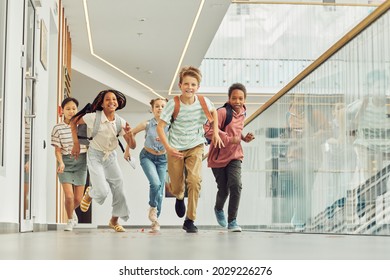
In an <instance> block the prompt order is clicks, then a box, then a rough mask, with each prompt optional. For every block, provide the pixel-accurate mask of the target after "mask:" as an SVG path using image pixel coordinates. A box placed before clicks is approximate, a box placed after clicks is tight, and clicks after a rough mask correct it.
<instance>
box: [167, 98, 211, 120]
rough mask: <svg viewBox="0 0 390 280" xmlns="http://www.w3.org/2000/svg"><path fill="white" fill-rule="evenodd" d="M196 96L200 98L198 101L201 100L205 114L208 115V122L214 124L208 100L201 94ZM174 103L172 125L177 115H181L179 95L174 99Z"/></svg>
mask: <svg viewBox="0 0 390 280" xmlns="http://www.w3.org/2000/svg"><path fill="white" fill-rule="evenodd" d="M196 96H198V99H199V102H200V106H202V109H203V112H204V114H205V115H206V117H207V120H208V121H209V122H210V123H211V122H213V120H214V119H213V116H212V115H211V113H210V111H209V108H208V107H207V104H206V100H205V99H204V96H203V95H200V94H197V95H196ZM173 101H174V102H175V107H174V109H173V113H172V117H171V124H172V123H173V122H174V121H175V120H176V118H177V115H178V114H179V111H180V97H179V96H178V95H176V96H175V97H174V98H173Z"/></svg>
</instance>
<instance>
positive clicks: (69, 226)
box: [64, 219, 73, 231]
mask: <svg viewBox="0 0 390 280" xmlns="http://www.w3.org/2000/svg"><path fill="white" fill-rule="evenodd" d="M72 230H73V220H72V219H69V220H68V222H67V223H66V225H65V228H64V231H72Z"/></svg>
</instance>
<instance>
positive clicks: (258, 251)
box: [0, 228, 390, 260]
mask: <svg viewBox="0 0 390 280" xmlns="http://www.w3.org/2000/svg"><path fill="white" fill-rule="evenodd" d="M0 244H1V250H0V259H3V260H31V259H37V260H48V259H53V260H121V259H122V260H157V259H165V260H175V259H182V260H202V259H208V260H227V259H231V260H256V259H259V260H282V259H288V260H290V259H291V260H293V259H295V260H304V259H314V260H332V259H351V260H357V259H372V260H378V259H386V260H389V259H390V237H386V236H345V235H344V236H342V235H323V234H300V233H291V234H288V233H287V234H286V233H274V232H254V231H244V232H242V233H228V232H226V231H224V230H220V229H200V230H199V232H198V233H197V234H188V233H185V232H184V231H183V230H181V229H179V228H169V229H168V228H167V229H164V228H162V230H161V232H160V233H158V234H154V233H149V232H148V230H147V229H145V230H143V229H141V228H130V229H127V232H125V233H115V232H113V230H111V229H74V230H73V232H64V231H62V230H58V231H47V232H34V233H17V234H0Z"/></svg>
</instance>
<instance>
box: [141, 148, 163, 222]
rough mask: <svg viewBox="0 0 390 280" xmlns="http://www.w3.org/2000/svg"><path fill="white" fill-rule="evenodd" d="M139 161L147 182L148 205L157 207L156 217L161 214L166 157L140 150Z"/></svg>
mask: <svg viewBox="0 0 390 280" xmlns="http://www.w3.org/2000/svg"><path fill="white" fill-rule="evenodd" d="M139 161H140V163H141V166H142V169H143V170H144V173H145V175H146V177H147V178H148V180H149V187H150V190H149V205H150V207H157V217H158V216H160V213H161V204H162V198H163V193H164V187H165V177H166V174H167V157H166V155H153V154H151V153H149V152H148V151H146V150H145V149H142V151H141V153H140V154H139Z"/></svg>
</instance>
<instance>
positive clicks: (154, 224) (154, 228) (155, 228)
mask: <svg viewBox="0 0 390 280" xmlns="http://www.w3.org/2000/svg"><path fill="white" fill-rule="evenodd" d="M159 231H160V224H159V223H158V222H157V221H154V222H152V229H151V232H159Z"/></svg>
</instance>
